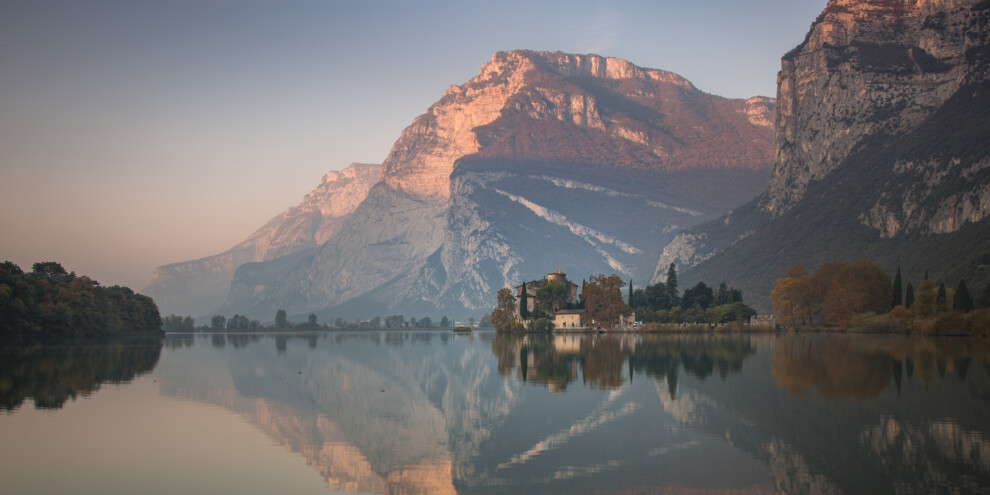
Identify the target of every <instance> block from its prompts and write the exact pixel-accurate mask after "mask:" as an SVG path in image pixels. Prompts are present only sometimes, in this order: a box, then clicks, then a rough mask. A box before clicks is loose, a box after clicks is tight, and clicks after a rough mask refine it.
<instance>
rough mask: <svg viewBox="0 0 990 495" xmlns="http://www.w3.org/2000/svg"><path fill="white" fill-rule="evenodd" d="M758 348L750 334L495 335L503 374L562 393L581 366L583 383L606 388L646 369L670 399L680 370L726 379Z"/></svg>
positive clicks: (499, 366)
mask: <svg viewBox="0 0 990 495" xmlns="http://www.w3.org/2000/svg"><path fill="white" fill-rule="evenodd" d="M754 352H755V349H754V347H753V346H752V344H751V343H750V340H749V339H748V338H740V337H725V336H703V337H697V336H692V337H685V336H678V337H660V336H656V335H645V336H639V335H620V336H617V335H541V334H525V335H512V334H497V335H496V336H495V338H494V339H493V341H492V353H493V354H494V355H495V357H496V358H497V359H498V372H499V374H501V375H502V376H510V375H512V374H513V372H515V373H516V376H517V378H519V379H521V380H522V381H528V382H532V383H541V384H544V385H546V386H547V388H548V389H550V390H552V391H554V392H558V393H562V392H564V391H565V390H566V389H567V386H568V384H570V383H571V382H573V381H574V380H576V379H577V378H578V370H580V376H581V378H582V384H583V385H586V386H589V387H592V388H594V389H602V390H611V389H616V388H619V387H621V386H622V385H623V384H624V383H626V380H629V381H632V380H633V377H634V376H635V374H646V375H647V376H649V377H653V378H657V379H661V380H665V381H666V382H667V388H668V389H669V391H670V396H671V398H674V397H675V396H676V393H677V374H678V370H680V369H683V370H684V371H685V372H687V373H689V374H691V375H692V376H694V377H697V378H699V379H701V380H704V379H705V378H707V377H709V376H712V374H714V373H717V374H718V376H719V377H720V378H721V379H723V380H724V379H725V378H726V377H727V376H728V375H729V374H731V373H738V372H739V371H740V370H741V369H742V363H743V361H744V360H745V359H746V358H747V357H748V356H750V355H751V354H753V353H754ZM624 367H625V368H626V369H627V370H626V371H627V372H628V374H625V373H624V370H623V368H624Z"/></svg>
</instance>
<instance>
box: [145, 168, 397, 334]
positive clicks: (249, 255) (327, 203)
mask: <svg viewBox="0 0 990 495" xmlns="http://www.w3.org/2000/svg"><path fill="white" fill-rule="evenodd" d="M380 175H381V166H380V165H374V164H358V163H355V164H351V165H350V166H349V167H347V168H345V169H343V170H340V171H331V172H328V173H327V174H326V175H324V176H323V180H322V181H320V185H319V186H317V187H316V189H314V190H313V191H312V192H310V193H309V194H307V195H306V196H304V197H303V199H302V201H301V202H300V203H299V205H297V206H293V207H291V208H289V209H287V210H286V211H285V212H284V213H282V214H281V215H279V216H277V217H275V218H273V219H271V220H269V221H268V223H266V224H265V225H264V226H263V227H261V228H260V229H258V230H257V231H256V232H255V233H253V234H251V236H250V237H248V238H247V239H246V240H245V241H244V242H242V243H240V244H238V245H236V246H234V247H232V248H230V249H229V250H227V251H225V252H223V253H220V254H217V255H214V256H209V257H206V258H201V259H198V260H193V261H185V262H182V263H173V264H170V265H164V266H160V267H158V269H157V270H155V273H154V275H153V276H152V279H151V285H149V286H148V287H147V288H146V289H144V291H143V292H144V293H145V294H148V295H150V296H151V297H153V298H154V299H155V302H157V303H158V306H159V309H160V310H161V311H162V313H163V314H167V313H178V314H189V315H195V316H202V315H206V314H208V313H209V312H211V311H214V310H215V309H216V308H218V307H219V306H220V304H221V303H222V302H223V300H224V298H225V297H226V295H227V292H228V290H229V289H230V281H231V279H232V278H233V277H234V271H235V270H236V269H237V268H238V267H240V266H241V265H243V264H245V263H249V262H258V261H267V260H274V259H277V258H279V257H282V256H286V255H289V254H292V253H296V252H299V251H303V250H306V249H312V248H315V247H316V246H319V245H321V244H323V243H325V242H326V241H327V240H329V239H330V238H331V237H333V235H334V234H335V233H336V232H337V231H338V230H339V229H340V227H341V226H342V225H343V223H344V220H345V219H346V218H347V217H348V216H349V215H350V214H351V213H352V212H353V211H354V210H355V209H356V208H357V206H358V205H359V204H360V203H361V202H362V201H364V198H365V197H366V196H367V195H368V190H369V189H371V186H372V185H374V184H375V183H376V182H377V181H378V179H379V177H380Z"/></svg>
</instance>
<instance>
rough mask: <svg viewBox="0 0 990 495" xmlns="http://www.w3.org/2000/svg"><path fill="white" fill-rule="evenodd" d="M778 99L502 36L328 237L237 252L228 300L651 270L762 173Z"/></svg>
mask: <svg viewBox="0 0 990 495" xmlns="http://www.w3.org/2000/svg"><path fill="white" fill-rule="evenodd" d="M774 108H775V107H774V101H773V100H772V99H769V98H759V97H758V98H752V99H749V100H730V99H725V98H721V97H718V96H714V95H709V94H706V93H703V92H701V91H699V90H698V89H696V88H695V87H694V86H693V85H691V84H690V83H689V82H688V81H686V80H685V79H683V78H682V77H680V76H678V75H676V74H672V73H670V72H665V71H660V70H653V69H644V68H640V67H637V66H635V65H633V64H632V63H630V62H627V61H625V60H620V59H615V58H605V57H599V56H595V55H570V54H564V53H559V52H532V51H512V52H499V53H496V54H495V55H494V56H493V57H492V59H491V60H490V61H489V62H487V63H485V64H484V65H483V66H482V68H481V70H480V72H479V74H478V75H477V76H476V77H475V78H473V79H471V80H470V81H468V82H466V83H465V84H463V85H460V86H451V87H450V88H449V89H448V90H447V91H446V93H445V94H444V96H443V97H442V98H441V99H440V100H439V101H438V102H437V103H435V104H434V105H433V106H431V107H430V108H429V109H428V110H427V111H426V113H425V114H423V115H421V116H419V117H417V118H416V119H415V120H414V121H413V123H412V124H411V125H410V126H409V127H407V128H406V129H405V130H404V131H403V133H402V136H401V137H400V138H399V139H398V140H397V141H396V142H395V144H394V146H393V147H392V151H391V152H390V154H389V156H388V157H387V158H386V159H385V161H384V163H383V172H382V180H381V182H380V183H379V184H377V185H376V186H375V187H374V188H372V190H371V191H370V192H369V194H368V197H367V199H366V200H365V201H364V202H363V203H362V204H361V205H360V206H359V207H358V208H357V209H356V210H355V212H354V213H353V214H352V215H351V216H350V217H349V218H348V219H347V221H346V222H345V223H344V225H343V226H342V227H341V230H340V231H339V233H338V234H337V235H336V236H334V237H333V238H332V239H330V241H329V242H327V243H325V244H324V245H322V246H321V247H320V249H319V251H318V252H316V253H315V254H314V255H312V256H311V257H309V258H308V259H305V260H298V261H293V262H291V263H283V265H284V267H283V268H279V269H277V270H276V269H274V268H273V267H274V264H273V263H262V264H248V265H245V266H243V267H242V268H241V269H239V270H238V272H237V274H236V276H235V279H234V282H233V284H232V286H231V291H230V293H229V295H228V298H227V300H226V302H225V305H224V307H223V311H224V312H226V313H233V312H239V313H242V314H243V313H248V314H258V315H266V314H271V312H272V311H274V310H275V309H277V308H285V309H286V310H288V311H289V312H290V313H295V314H304V313H308V312H314V311H316V312H320V311H321V310H322V313H320V314H321V315H322V316H324V317H327V316H333V317H338V316H343V317H346V318H356V317H365V318H368V317H371V316H374V315H385V314H391V313H403V312H404V313H406V314H416V315H420V314H424V313H425V314H430V315H434V316H439V315H440V314H444V313H446V314H448V315H450V316H455V315H462V316H465V317H466V316H468V315H473V316H478V315H480V314H482V313H484V312H487V311H488V310H490V308H491V307H492V306H493V304H494V299H493V298H494V293H495V292H496V291H497V289H498V288H499V287H503V286H506V285H510V284H516V283H518V282H519V281H521V280H522V278H523V277H526V276H530V272H532V273H542V272H544V271H546V270H547V268H546V266H553V267H554V268H560V269H564V270H569V271H571V272H572V273H577V274H592V273H600V272H605V271H607V272H616V271H618V272H619V273H621V274H622V275H623V276H624V277H631V276H639V277H642V278H645V277H646V276H648V273H649V272H651V271H652V268H653V263H654V262H655V260H656V258H657V257H658V255H659V247H660V246H661V245H662V243H663V242H665V240H666V239H667V238H669V237H670V236H671V235H672V233H673V232H674V231H676V230H677V228H678V227H681V226H685V225H691V224H694V223H697V222H700V221H704V220H706V219H711V218H713V217H714V216H716V215H718V214H719V213H721V212H724V211H725V210H727V209H728V208H730V207H732V206H734V205H737V204H739V203H741V202H743V201H745V200H746V199H748V198H751V197H752V196H753V195H754V194H755V193H756V192H757V191H759V190H760V189H762V187H763V186H764V185H765V180H766V173H767V170H768V164H769V161H770V150H771V148H772V145H773V143H772V139H773V126H772V123H771V122H770V120H769V119H768V118H767V116H768V115H771V114H772V113H773V112H774ZM617 217H621V218H623V221H622V222H616V221H614V219H615V218H617ZM561 264H564V265H568V266H561ZM262 265H264V266H262ZM275 272H281V273H280V274H278V275H275ZM640 274H642V275H640Z"/></svg>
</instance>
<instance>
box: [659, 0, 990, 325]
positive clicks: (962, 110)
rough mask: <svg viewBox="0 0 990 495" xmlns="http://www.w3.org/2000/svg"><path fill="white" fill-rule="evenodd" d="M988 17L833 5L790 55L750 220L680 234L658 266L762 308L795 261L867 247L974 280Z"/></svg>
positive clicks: (889, 259)
mask: <svg viewBox="0 0 990 495" xmlns="http://www.w3.org/2000/svg"><path fill="white" fill-rule="evenodd" d="M988 25H990V3H987V2H977V1H973V0H959V1H902V0H858V1H852V0H832V1H830V2H829V3H828V5H827V6H826V8H825V10H824V12H822V14H821V15H820V16H819V17H818V19H817V20H816V21H815V23H814V24H813V25H812V27H811V31H810V32H809V33H808V36H807V38H806V39H805V41H804V42H803V43H802V44H801V45H799V46H798V47H796V48H795V49H794V50H792V51H791V52H789V53H788V54H786V55H785V56H784V57H783V59H782V61H781V71H780V74H779V76H778V95H777V104H778V112H777V136H776V145H775V162H774V170H773V173H772V176H771V179H770V184H769V187H768V188H767V190H766V192H765V193H763V194H762V195H761V196H759V197H758V198H757V200H756V202H755V204H754V205H750V206H747V207H744V208H740V210H743V211H745V212H748V213H747V214H746V215H745V216H746V217H747V218H748V220H747V221H746V222H739V221H738V219H737V218H734V217H733V216H728V217H725V218H724V219H722V220H718V221H715V222H711V223H709V224H705V225H701V226H698V227H694V228H691V229H688V230H687V231H685V232H684V233H683V234H682V235H679V236H678V237H677V238H676V239H675V241H674V243H672V244H671V245H669V246H668V247H667V249H666V250H665V251H666V252H667V253H668V255H665V256H664V258H663V259H662V260H661V264H659V265H658V267H657V273H663V271H664V270H666V267H667V264H669V263H670V262H672V261H673V262H675V263H677V264H678V267H679V268H680V269H685V268H689V269H691V271H689V272H687V273H686V278H685V280H684V282H689V283H694V282H697V281H699V280H705V281H708V282H711V281H712V280H721V279H722V278H725V279H726V280H727V281H728V282H735V283H736V284H737V285H736V287H740V288H742V289H743V290H748V292H749V293H750V294H752V295H753V296H755V297H754V298H753V299H751V300H750V301H751V302H756V304H757V306H759V307H761V308H762V309H764V310H769V304H768V302H769V301H768V295H769V293H770V290H771V289H772V286H773V281H774V279H775V278H777V277H780V276H782V275H783V274H784V273H785V272H786V270H787V268H788V267H789V266H791V265H793V264H795V263H802V264H805V265H806V266H815V265H818V264H820V263H822V262H824V261H835V260H844V259H857V258H862V257H864V256H865V257H868V258H869V259H871V260H872V261H874V262H877V263H879V264H881V266H883V267H884V268H885V269H890V270H891V271H893V269H894V268H895V267H896V266H895V265H897V264H903V265H908V263H909V260H910V263H911V264H912V265H916V266H919V267H924V268H918V269H917V270H918V271H919V273H917V274H913V273H912V274H910V275H906V276H911V277H919V278H920V271H923V270H924V269H926V268H927V269H930V270H931V272H932V274H937V275H938V276H939V277H946V278H947V279H948V280H946V281H947V282H951V283H956V282H958V279H959V278H964V277H967V276H971V272H973V270H974V269H975V268H974V267H976V266H978V265H980V264H981V263H982V262H980V261H979V260H975V259H971V258H972V256H973V255H974V253H977V252H984V251H985V249H986V248H987V247H990V246H986V245H985V241H984V240H981V238H980V236H979V235H978V234H977V233H975V232H970V231H969V230H967V226H974V225H975V224H978V223H985V222H986V221H987V218H988V217H990V158H988V157H990V143H988V141H987V140H986V138H985V136H986V135H987V132H990V124H988V121H987V118H986V115H987V112H988V111H990V30H988V29H987V26H988ZM735 214H736V213H735V212H734V213H733V215H735ZM974 228H975V227H974ZM950 235H951V237H941V238H939V240H933V239H934V238H933V237H932V236H950ZM932 249H939V250H940V251H941V252H943V253H947V252H949V251H952V252H957V253H959V254H962V256H955V257H946V258H939V259H944V260H945V261H944V262H943V261H938V260H935V259H933V258H932V257H931V255H930V253H931V252H932ZM705 258H707V259H705ZM701 259H704V261H702V262H700V263H698V260H701ZM692 267H696V268H692ZM967 272H968V273H970V275H967ZM655 278H660V277H655ZM916 280H917V278H916ZM657 281H659V280H657Z"/></svg>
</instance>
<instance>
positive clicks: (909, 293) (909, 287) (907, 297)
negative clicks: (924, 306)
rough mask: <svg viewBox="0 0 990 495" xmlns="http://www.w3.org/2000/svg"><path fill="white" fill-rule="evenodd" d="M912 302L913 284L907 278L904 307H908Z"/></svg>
mask: <svg viewBox="0 0 990 495" xmlns="http://www.w3.org/2000/svg"><path fill="white" fill-rule="evenodd" d="M912 304H914V285H911V281H910V280H908V284H907V289H906V290H905V291H904V307H905V308H910V307H911V305H912Z"/></svg>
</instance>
